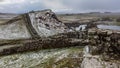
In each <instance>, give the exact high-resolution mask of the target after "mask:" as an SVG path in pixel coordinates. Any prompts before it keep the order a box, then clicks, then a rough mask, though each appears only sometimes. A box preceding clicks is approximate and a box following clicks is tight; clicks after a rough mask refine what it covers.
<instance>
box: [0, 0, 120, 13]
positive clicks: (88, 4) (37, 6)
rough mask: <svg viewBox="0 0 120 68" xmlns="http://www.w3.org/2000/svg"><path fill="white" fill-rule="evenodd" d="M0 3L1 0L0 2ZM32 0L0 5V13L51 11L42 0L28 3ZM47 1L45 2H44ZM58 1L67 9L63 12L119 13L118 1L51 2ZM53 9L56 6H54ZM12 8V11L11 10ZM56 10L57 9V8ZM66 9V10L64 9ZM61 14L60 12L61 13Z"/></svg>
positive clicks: (64, 0) (62, 0) (119, 4)
mask: <svg viewBox="0 0 120 68" xmlns="http://www.w3.org/2000/svg"><path fill="white" fill-rule="evenodd" d="M0 1H1V0H0ZM29 1H32V0H25V3H23V4H10V5H0V7H2V8H4V9H3V10H0V12H16V13H22V12H27V11H30V10H42V9H52V8H51V7H49V6H48V5H47V7H46V5H45V4H44V3H43V2H42V0H37V1H38V2H35V3H30V2H29ZM46 1H47V0H46ZM51 1H59V3H60V5H64V6H65V7H68V9H71V10H66V11H63V12H72V13H73V12H86V11H114V12H118V11H119V12H120V7H119V6H120V0H51ZM54 5H55V7H58V6H56V4H54ZM13 8H14V9H13ZM57 9H58V10H61V9H59V7H58V8H57ZM66 9H67V8H66ZM61 12H62V11H61Z"/></svg>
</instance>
